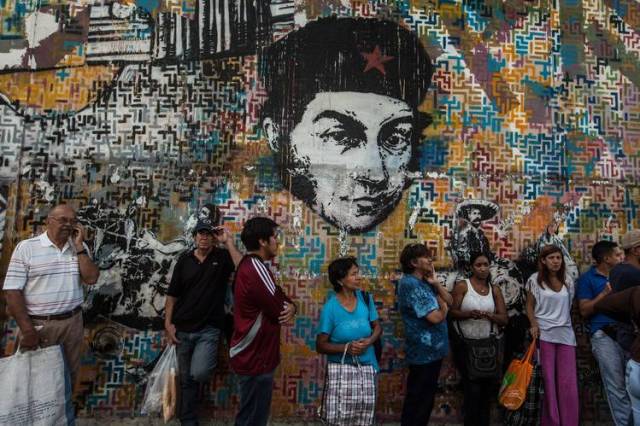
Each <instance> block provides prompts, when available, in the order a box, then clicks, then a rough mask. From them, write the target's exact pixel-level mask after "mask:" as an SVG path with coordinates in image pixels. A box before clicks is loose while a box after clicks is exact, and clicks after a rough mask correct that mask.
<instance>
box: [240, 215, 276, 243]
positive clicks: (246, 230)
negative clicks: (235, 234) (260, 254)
mask: <svg viewBox="0 0 640 426" xmlns="http://www.w3.org/2000/svg"><path fill="white" fill-rule="evenodd" d="M277 228H278V224H277V223H275V222H274V221H273V220H271V219H269V218H268V217H254V218H252V219H249V220H248V221H246V223H245V224H244V227H243V228H242V233H241V234H240V239H241V240H242V244H244V246H245V247H246V248H247V250H249V251H253V250H259V249H260V240H263V241H268V240H269V238H271V237H272V236H273V235H275V230H276V229H277Z"/></svg>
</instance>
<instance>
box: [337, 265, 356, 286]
mask: <svg viewBox="0 0 640 426" xmlns="http://www.w3.org/2000/svg"><path fill="white" fill-rule="evenodd" d="M340 283H341V284H342V287H343V288H346V289H347V290H357V289H359V288H360V269H359V268H358V267H357V266H356V265H353V266H352V267H351V268H350V269H349V272H347V275H346V276H345V277H344V278H343V279H341V280H340Z"/></svg>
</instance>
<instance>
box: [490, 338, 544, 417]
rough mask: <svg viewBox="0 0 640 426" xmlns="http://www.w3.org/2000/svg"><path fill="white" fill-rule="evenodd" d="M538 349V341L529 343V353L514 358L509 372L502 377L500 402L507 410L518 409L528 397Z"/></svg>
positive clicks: (499, 394)
mask: <svg viewBox="0 0 640 426" xmlns="http://www.w3.org/2000/svg"><path fill="white" fill-rule="evenodd" d="M535 349H536V341H535V340H533V341H532V342H531V344H530V345H529V349H528V350H527V353H526V354H525V355H524V357H523V358H522V359H514V360H513V361H511V364H509V368H508V369H507V372H506V373H505V374H504V378H503V379H502V386H500V392H499V393H498V402H499V403H500V405H502V406H503V407H504V408H506V409H507V410H517V409H518V408H520V407H521V406H522V404H523V403H524V401H525V399H527V388H528V387H529V382H530V381H531V376H532V374H533V363H532V361H531V360H532V359H533V352H534V351H535Z"/></svg>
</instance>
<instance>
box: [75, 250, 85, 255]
mask: <svg viewBox="0 0 640 426" xmlns="http://www.w3.org/2000/svg"><path fill="white" fill-rule="evenodd" d="M81 254H87V249H82V250H80V251H79V252H77V253H76V256H80V255H81Z"/></svg>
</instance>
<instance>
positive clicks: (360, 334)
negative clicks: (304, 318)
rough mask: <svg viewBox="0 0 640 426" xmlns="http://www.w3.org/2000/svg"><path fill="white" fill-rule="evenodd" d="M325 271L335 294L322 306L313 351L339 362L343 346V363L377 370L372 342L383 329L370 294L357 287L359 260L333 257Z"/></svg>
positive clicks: (330, 361) (358, 284)
mask: <svg viewBox="0 0 640 426" xmlns="http://www.w3.org/2000/svg"><path fill="white" fill-rule="evenodd" d="M328 272H329V281H330V282H331V284H332V285H333V288H334V290H335V292H336V293H335V295H331V296H329V299H328V300H327V302H326V303H325V304H324V306H323V307H322V313H321V314H320V325H319V327H318V336H317V338H316V350H317V351H318V353H321V354H326V355H327V359H328V361H329V363H340V362H341V360H342V357H343V354H344V351H345V349H346V351H347V355H346V356H345V357H344V358H345V363H349V364H353V363H354V362H355V360H357V361H358V363H360V365H371V366H373V368H374V370H375V371H376V372H377V371H378V370H379V367H378V361H377V360H376V355H375V351H374V347H373V343H374V342H375V341H376V340H377V339H379V338H380V334H381V333H382V328H381V327H380V324H379V323H378V312H377V311H376V306H375V304H374V302H373V297H371V296H370V295H369V297H368V299H369V300H366V301H365V300H364V298H363V292H362V291H361V290H360V271H359V268H358V263H357V262H356V260H355V259H354V258H353V257H345V258H340V259H336V260H334V261H333V262H331V264H329V271H328ZM372 391H374V392H375V389H372ZM348 424H355V423H353V422H348Z"/></svg>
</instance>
